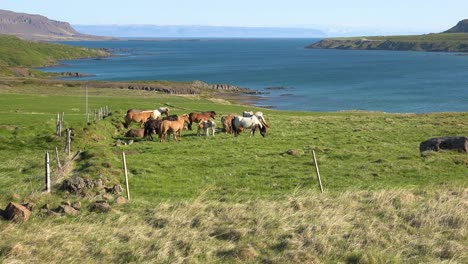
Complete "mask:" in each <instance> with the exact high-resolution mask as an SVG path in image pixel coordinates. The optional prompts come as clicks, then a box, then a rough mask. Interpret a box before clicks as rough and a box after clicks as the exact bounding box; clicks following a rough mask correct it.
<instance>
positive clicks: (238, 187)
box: [0, 81, 468, 263]
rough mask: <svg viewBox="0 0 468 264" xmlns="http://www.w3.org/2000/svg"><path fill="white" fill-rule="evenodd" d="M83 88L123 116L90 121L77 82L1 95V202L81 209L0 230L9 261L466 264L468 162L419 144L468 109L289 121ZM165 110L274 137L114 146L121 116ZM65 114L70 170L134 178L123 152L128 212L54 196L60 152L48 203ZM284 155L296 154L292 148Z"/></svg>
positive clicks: (269, 113)
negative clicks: (72, 157)
mask: <svg viewBox="0 0 468 264" xmlns="http://www.w3.org/2000/svg"><path fill="white" fill-rule="evenodd" d="M88 93H89V96H90V99H89V105H90V109H96V108H98V107H102V106H105V105H107V106H109V107H111V108H112V109H113V114H112V115H111V116H110V117H108V118H106V119H104V120H103V121H98V122H92V124H90V125H86V124H85V109H84V106H85V101H84V90H83V88H81V87H75V86H72V87H69V86H67V85H64V86H63V85H59V84H57V83H54V84H53V85H47V84H46V83H42V84H41V83H37V82H29V81H25V82H21V81H17V82H3V83H2V85H1V86H0V106H1V107H0V114H1V115H0V160H2V162H1V163H0V192H1V193H2V196H0V208H4V207H5V206H6V204H7V203H8V202H10V201H17V202H22V201H33V202H36V203H37V204H38V206H42V205H44V204H45V203H48V204H50V205H51V206H52V207H53V206H56V205H58V204H59V203H60V202H61V201H63V200H70V201H74V200H81V201H82V202H83V208H84V209H83V210H82V213H81V214H80V216H78V217H58V218H53V217H47V216H44V215H42V214H40V213H38V212H37V211H36V212H35V213H34V214H33V216H32V219H31V220H30V221H29V222H28V223H24V224H22V225H15V224H10V223H8V222H6V221H0V230H2V231H0V234H1V236H2V238H3V239H2V242H0V262H2V261H3V262H5V263H8V262H13V261H15V260H17V261H24V262H31V261H35V262H38V261H39V262H57V263H58V262H74V261H76V260H78V259H80V260H81V261H83V262H85V263H91V262H93V261H95V260H96V259H101V260H102V261H104V262H148V261H150V262H151V261H156V262H191V263H205V262H219V263H225V262H231V263H233V262H253V263H260V262H269V263H270V262H273V263H276V262H279V263H291V262H307V261H310V262H327V263H336V262H349V263H356V262H363V263H365V262H368V263H383V262H386V261H389V262H394V263H400V262H411V263H413V262H414V263H418V262H441V261H450V260H451V261H454V262H457V261H459V262H464V261H466V260H467V259H468V256H467V255H466V253H464V252H466V245H467V244H466V242H467V236H466V226H467V225H466V223H467V222H468V220H467V217H466V216H467V215H468V214H467V210H466V206H465V205H464V201H465V200H466V195H467V191H466V187H467V184H468V181H467V179H466V176H467V172H468V156H467V154H466V153H457V152H450V151H448V152H440V153H429V154H426V155H423V156H421V155H420V153H419V143H420V142H421V141H423V140H426V139H428V138H430V137H435V136H446V135H466V134H464V133H466V131H468V113H433V114H386V113H378V112H357V111H354V112H353V111H350V112H335V113H311V112H290V111H275V110H268V109H256V108H254V107H250V106H242V105H236V104H230V103H228V102H223V101H222V100H217V101H216V102H217V103H214V102H213V100H211V99H209V98H202V97H195V96H173V95H165V94H159V93H154V92H146V91H130V90H124V89H111V88H107V89H106V88H92V87H89V89H88ZM165 104H169V105H173V106H176V108H172V113H175V114H182V113H187V112H190V111H192V110H215V111H216V112H217V113H218V114H219V116H221V115H222V114H228V113H241V112H242V111H244V110H254V111H255V110H261V111H263V112H264V115H265V117H266V120H267V122H268V123H269V124H270V126H271V129H270V130H269V131H268V133H267V136H266V137H265V138H262V137H261V136H260V135H258V134H257V135H255V137H253V138H249V137H248V134H247V133H245V132H244V133H243V134H241V135H240V136H239V137H237V138H235V137H234V136H233V135H225V134H223V133H218V134H216V135H215V137H208V138H205V137H197V136H196V131H195V130H194V131H187V130H184V131H183V133H182V134H183V135H182V141H181V142H173V141H172V140H171V141H170V142H164V143H159V142H158V141H157V140H155V141H154V142H150V141H146V140H136V141H135V143H133V144H132V145H129V146H114V143H115V141H116V140H117V139H123V134H124V133H125V131H126V130H125V129H123V128H122V126H121V122H122V121H123V115H124V113H125V111H126V110H127V109H129V108H141V109H154V108H156V107H159V106H163V105H165ZM177 107H179V108H177ZM58 112H65V127H71V128H73V129H74V131H75V137H74V140H73V143H72V149H73V151H77V150H78V149H80V150H82V151H83V154H82V156H81V158H80V159H79V160H78V161H77V162H76V163H75V164H74V165H73V167H72V168H73V169H72V170H71V171H70V172H69V174H67V175H66V176H81V177H84V178H94V179H97V178H106V179H108V180H109V181H110V182H114V183H120V184H123V183H124V180H123V172H122V164H121V153H122V152H123V151H124V152H125V153H126V157H127V166H128V170H129V179H130V180H129V181H130V191H131V194H132V202H131V203H130V204H127V205H125V206H123V207H115V209H113V212H111V213H109V214H104V215H103V214H95V213H90V212H89V211H88V210H87V209H86V208H87V205H88V204H89V203H90V202H92V199H93V198H92V197H88V198H86V197H84V198H82V197H79V196H74V195H70V194H68V193H66V192H63V191H60V190H59V185H60V183H61V180H62V179H63V178H61V177H59V175H57V174H56V172H55V159H54V158H52V162H51V163H52V170H53V173H52V179H53V181H54V185H53V186H54V188H53V194H52V195H45V194H42V189H43V188H44V184H43V178H44V176H43V175H44V163H43V158H44V153H45V151H49V152H51V153H52V152H53V150H54V149H55V147H58V148H59V149H61V148H62V147H63V140H64V139H63V138H58V137H56V136H54V131H55V117H56V114H57V113H58ZM217 124H218V127H220V121H219V118H218V119H217ZM135 127H136V126H135ZM288 149H296V150H299V152H300V153H301V154H300V155H297V156H293V155H288V154H285V152H286V151H287V150H288ZM312 149H315V151H316V153H317V157H318V164H319V166H320V172H321V175H322V181H323V184H324V187H325V192H326V193H325V194H324V195H320V193H319V189H318V184H317V180H316V176H315V171H314V167H313V163H312V154H311V150H312ZM60 153H61V154H60V155H61V158H62V159H64V158H65V154H64V153H63V152H62V151H60ZM52 156H53V155H52ZM37 233H40V234H48V235H45V236H38V235H37ZM434 234H435V235H434ZM62 251H66V252H69V253H67V254H61V253H60V252H62Z"/></svg>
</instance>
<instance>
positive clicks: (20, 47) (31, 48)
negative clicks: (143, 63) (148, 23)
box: [0, 35, 107, 73]
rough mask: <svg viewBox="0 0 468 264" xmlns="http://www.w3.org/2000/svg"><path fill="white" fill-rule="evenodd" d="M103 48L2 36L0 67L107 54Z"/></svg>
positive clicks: (30, 65) (48, 62)
mask: <svg viewBox="0 0 468 264" xmlns="http://www.w3.org/2000/svg"><path fill="white" fill-rule="evenodd" d="M106 55H107V53H106V52H104V51H102V50H93V49H88V48H81V47H72V46H66V45H61V44H52V43H43V42H33V41H25V40H20V39H19V38H17V37H14V36H5V35H3V36H0V67H2V69H3V70H2V71H0V73H2V72H5V68H3V67H38V66H44V65H52V64H55V63H56V62H57V61H58V60H67V59H75V58H89V57H99V56H106Z"/></svg>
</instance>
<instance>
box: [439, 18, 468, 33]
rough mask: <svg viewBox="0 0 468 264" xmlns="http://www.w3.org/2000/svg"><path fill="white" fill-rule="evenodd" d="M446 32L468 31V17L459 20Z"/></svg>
mask: <svg viewBox="0 0 468 264" xmlns="http://www.w3.org/2000/svg"><path fill="white" fill-rule="evenodd" d="M444 33H468V19H464V20H462V21H460V22H458V23H457V24H456V25H455V26H454V27H452V28H451V29H449V30H447V31H445V32H444Z"/></svg>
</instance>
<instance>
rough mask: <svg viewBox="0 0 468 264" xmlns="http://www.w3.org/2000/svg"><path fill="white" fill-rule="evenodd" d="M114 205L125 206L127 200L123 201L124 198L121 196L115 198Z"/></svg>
mask: <svg viewBox="0 0 468 264" xmlns="http://www.w3.org/2000/svg"><path fill="white" fill-rule="evenodd" d="M115 203H116V204H119V205H121V204H126V203H127V199H125V197H123V196H119V197H117V199H115Z"/></svg>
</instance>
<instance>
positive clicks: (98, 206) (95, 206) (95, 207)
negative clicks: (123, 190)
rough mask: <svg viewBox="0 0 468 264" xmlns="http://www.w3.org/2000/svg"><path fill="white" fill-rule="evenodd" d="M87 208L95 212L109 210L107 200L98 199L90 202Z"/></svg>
mask: <svg viewBox="0 0 468 264" xmlns="http://www.w3.org/2000/svg"><path fill="white" fill-rule="evenodd" d="M89 209H90V210H91V211H92V212H96V213H107V212H109V210H110V206H109V204H108V203H107V202H102V201H99V202H94V203H92V204H91V205H90V208H89Z"/></svg>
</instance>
